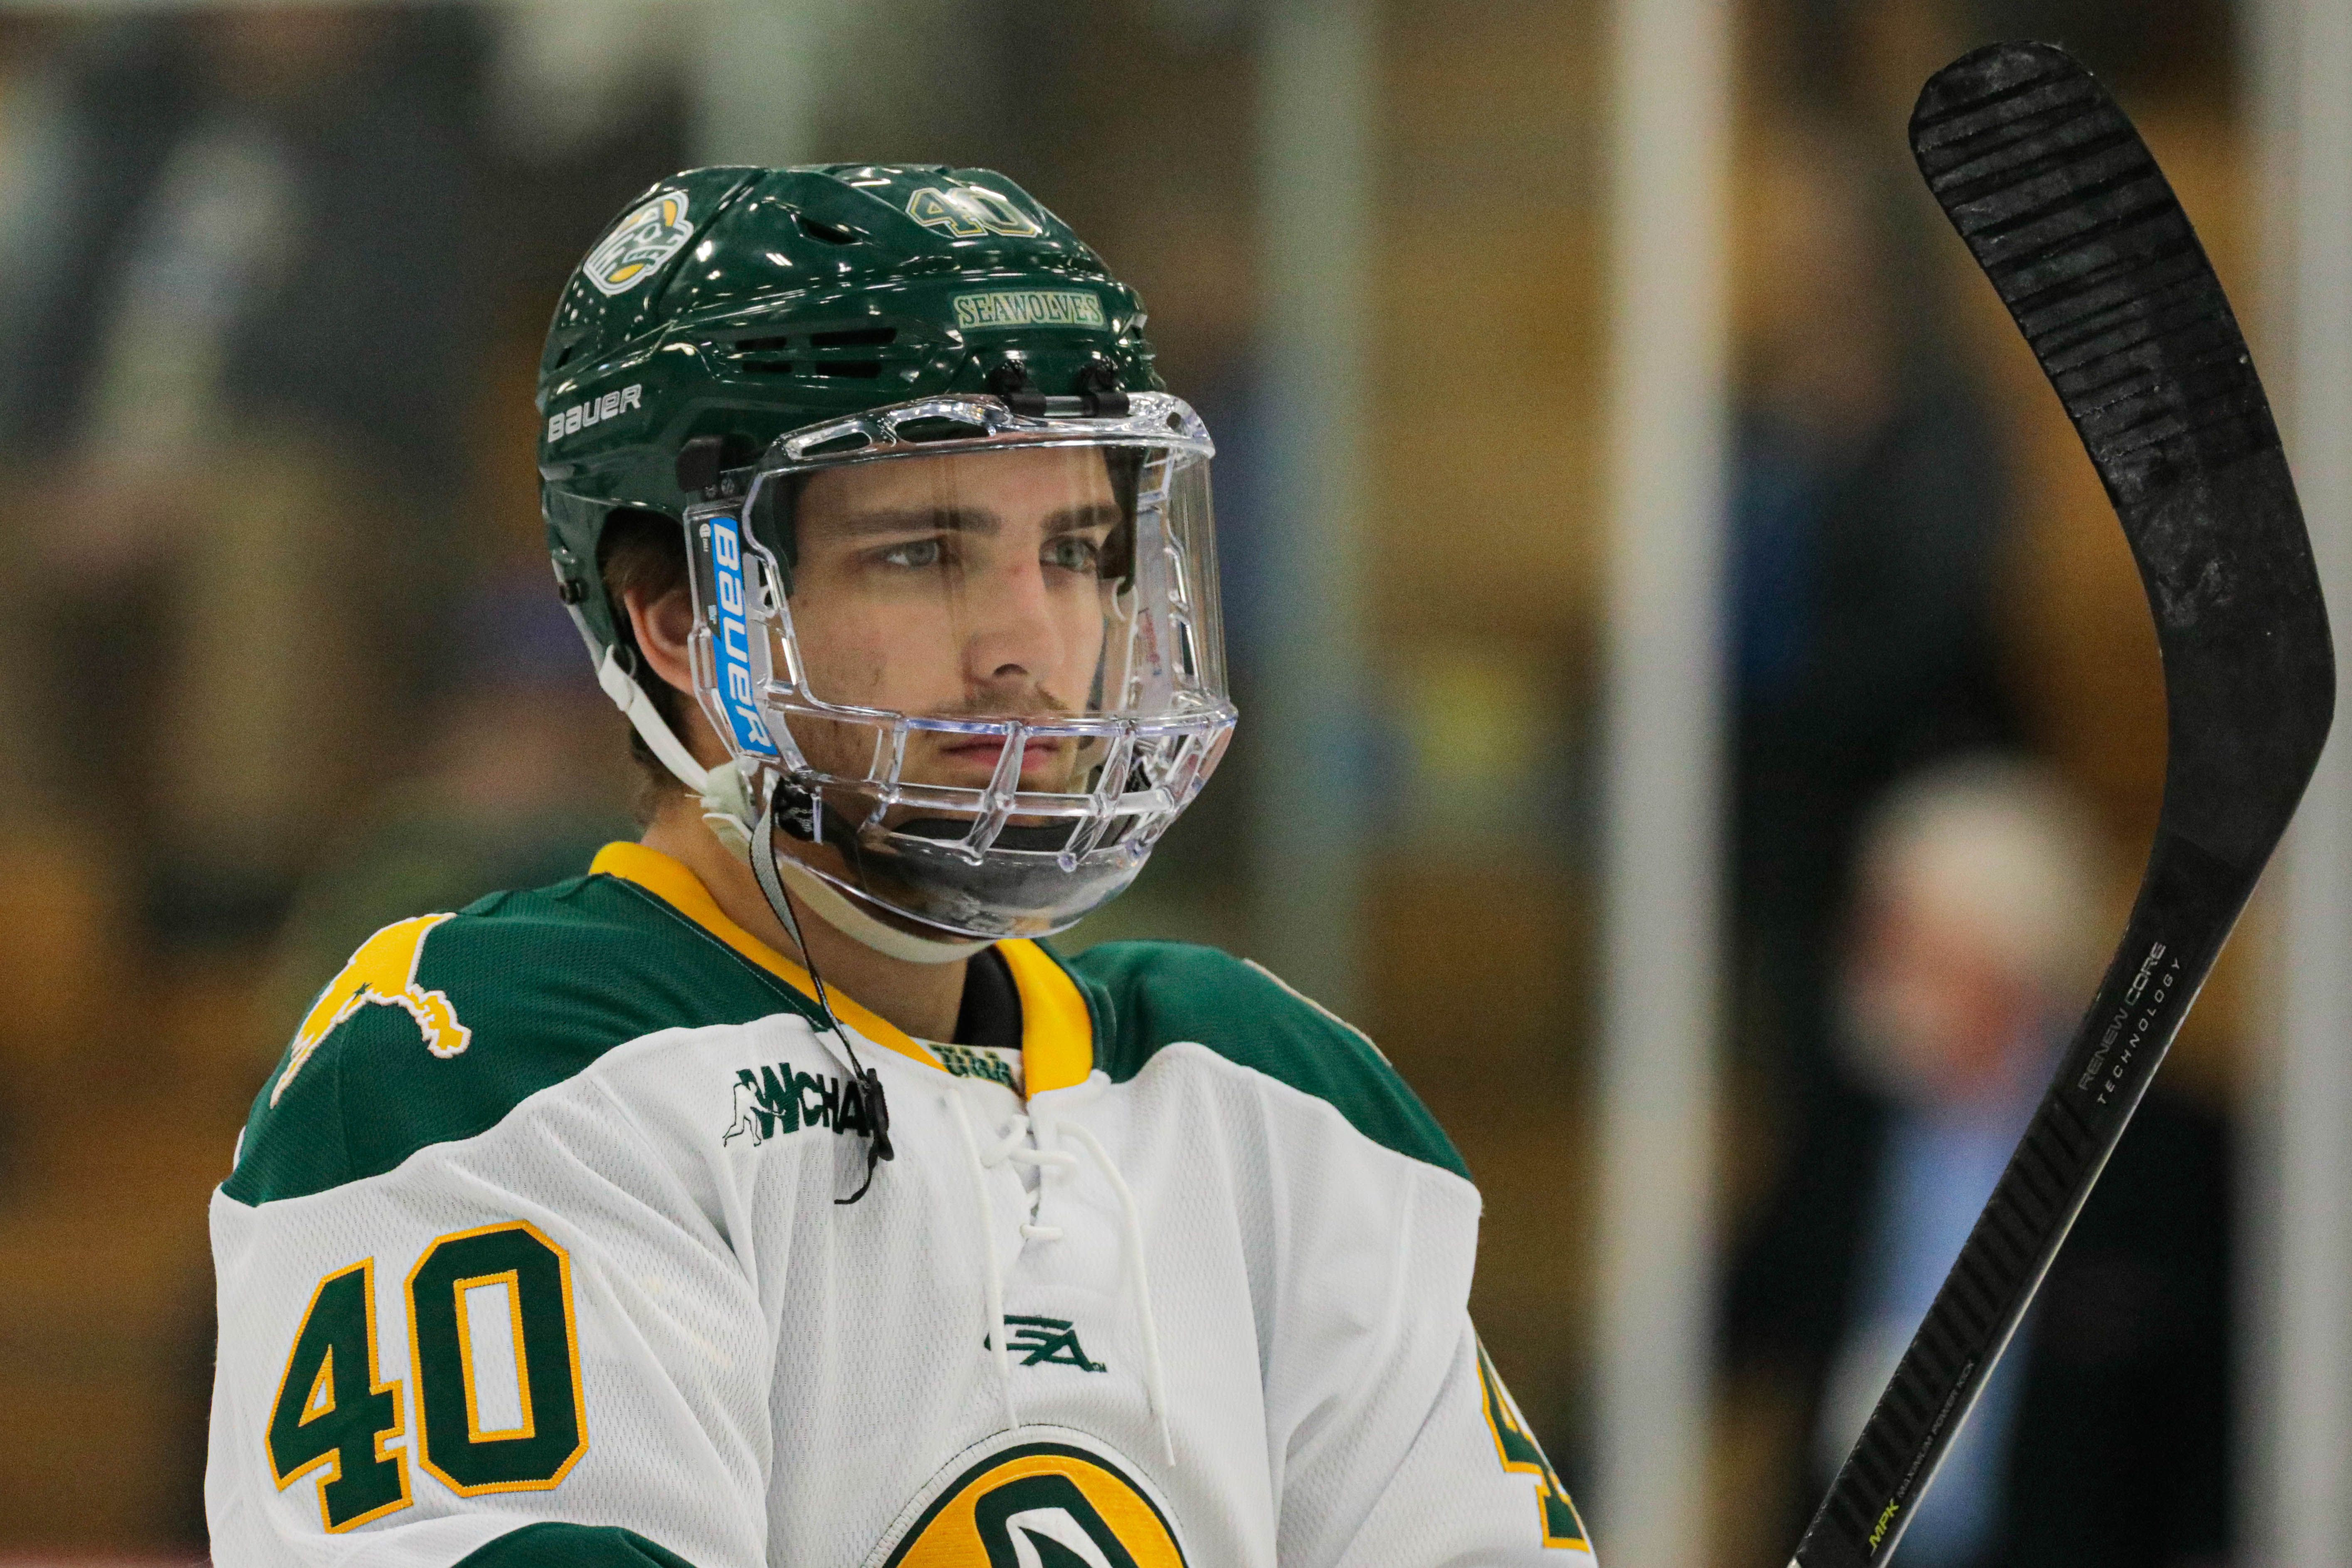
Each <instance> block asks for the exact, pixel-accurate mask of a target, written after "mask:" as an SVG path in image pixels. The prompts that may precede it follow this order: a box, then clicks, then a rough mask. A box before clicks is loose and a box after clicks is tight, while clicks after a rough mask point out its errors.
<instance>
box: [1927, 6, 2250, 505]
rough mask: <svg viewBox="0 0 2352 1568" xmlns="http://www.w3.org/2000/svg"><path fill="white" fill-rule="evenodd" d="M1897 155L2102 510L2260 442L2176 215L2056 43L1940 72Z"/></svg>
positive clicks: (2229, 319) (1988, 51)
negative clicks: (2038, 366) (2033, 372)
mask: <svg viewBox="0 0 2352 1568" xmlns="http://www.w3.org/2000/svg"><path fill="white" fill-rule="evenodd" d="M1911 147H1912V152H1913V153H1914V155H1915V156H1916V158H1917V160H1918V163H1919V171H1920V173H1921V174H1925V175H1926V176H1927V185H1928V188H1929V189H1930V190H1931V191H1933V192H1934V193H1935V196H1936V200H1937V202H1938V203H1940V204H1941V205H1942V206H1943V208H1944V211H1945V214H1946V215H1947V216H1948V217H1950V219H1951V220H1952V226H1953V227H1955V228H1957V229H1958V230H1959V233H1960V237H1961V238H1962V239H1964V240H1966V241H1967V242H1968V246H1969V250H1970V251H1971V252H1973V253H1974V254H1975V256H1976V258H1977V262H1978V265H1979V266H1981V267H1982V268H1984V270H1985V276H1986V277H1987V278H1988V279H1990V280H1991V282H1992V286H1993V288H1994V289H1995V290H1996V291H1997V292H1998V293H1999V294H2000V298H2001V302H2002V303H2003V304H2005V305H2007V306H2008V307H2009V309H2010V312H2011V314H2012V315H2013V316H2015V317H2016V318H2017V324H2018V326H2019V327H2020V328H2021V329H2022V330H2023V331H2024V333H2025V338H2026V342H2029V343H2030V344H2032V348H2033V354H2034V357H2035V358H2036V359H2038V360H2040V361H2041V362H2042V369H2043V370H2044V371H2045V372H2046V373H2047V374H2049V376H2050V380H2051V384H2052V385H2053V386H2054V387H2056V388H2057V391H2058V396H2059V398H2060V400H2061V401H2062V402H2063V403H2064V404H2065V405H2066V413H2067V416H2068V417H2070V418H2072V419H2073V420H2074V426H2075V428H2076V429H2077V430H2078V431H2080V432H2081V433H2082V437H2083V444H2084V446H2085V447H2088V448H2090V453H2091V461H2092V462H2093V463H2094V464H2095V465H2096V466H2097V468H2098V470H2099V478H2100V479H2102V480H2104V481H2105V484H2106V487H2107V493H2108V495H2109V497H2110V498H2112V499H2113V500H2115V501H2116V504H2117V505H2118V506H2122V505H2126V504H2129V503H2131V502H2134V501H2137V500H2141V499H2142V498H2144V497H2146V496H2147V494H2148V493H2149V492H2150V491H2152V490H2156V489H2163V488H2166V487H2168V486H2170V485H2175V484H2178V483H2179V482H2180V481H2181V479H2182V477H2183V475H2184V474H2186V473H2189V472H2193V471H2196V470H2200V469H2204V470H2210V469H2213V468H2221V467H2222V466H2224V465H2226V464H2228V463H2230V462H2231V461H2233V460H2234V459H2236V458H2241V457H2243V456H2245V455H2247V454H2249V453H2252V452H2256V451H2262V450H2273V451H2274V450H2276V449H2277V448H2278V445H2279V436H2278V427H2277V426H2276V425H2275V424H2273V421H2272V419H2271V410H2270V403H2269V401H2268V400H2267V399H2266V398H2265V397H2264V396H2263V387H2262V383H2261V382H2260V381H2259V380H2257V379H2256V378H2255V375H2254V368H2253V362H2252V359H2251V358H2250V357H2249V355H2248V354H2247V353H2246V340H2245V335H2244V334H2243V333H2242V332H2241V331H2239V329H2238V321H2237V318H2236V317H2235V316H2234V315H2232V314H2231V310H2230V301H2229V300H2228V299H2227V298H2225V297H2224V296H2223V294H2222V292H2221V279H2218V278H2216V277H2215V276H2214V275H2213V268H2212V266H2211V264H2210V262H2208V261H2207V260H2206V258H2205V250H2204V247H2202V246H2200V244H2198V242H2197V235H2196V232H2195V231H2194V230H2193V229H2191V228H2190V227H2189V217H2188V215H2187V214H2185V213H2183V212H2182V211H2181V210H2180V203H2179V200H2178V199H2177V198H2176V197H2175V196H2174V195H2173V194H2172V187H2171V185H2170V184H2168V183H2167V182H2166V180H2165V178H2164V174H2163V171H2161V170H2159V169H2158V167H2157V166H2156V160H2155V159H2154V158H2153V157H2151V156H2150V155H2149V153H2148V150H2147V144H2146V143H2145V142H2142V141H2141V140H2140V138H2139V132H2137V131H2136V130H2134V129H2133V128H2132V123H2131V121H2129V120H2127V119H2126V118H2125V116H2124V111H2123V110H2121V109H2120V108H2118V107H2117V106H2116V101H2115V100H2114V99H2112V98H2110V97H2109V96H2107V93H2106V90H2105V89H2104V88H2102V87H2101V86H2100V85H2099V84H2098V82H2097V81H2096V80H2095V79H2093V78H2092V76H2091V75H2090V73H2089V72H2087V71H2085V70H2084V69H2083V68H2082V67H2081V66H2079V65H2077V64H2075V63H2074V60H2073V59H2072V58H2069V57H2068V56H2067V55H2066V54H2065V53H2064V52H2063V50H2060V49H2056V48H2053V47H2050V46H2049V45H2046V44H1996V45H1994V46H1992V47H1990V48H1984V49H1979V50H1978V51H1976V52H1975V53H1974V54H1971V55H1969V56H1966V57H1964V58H1961V59H1959V60H1958V61H1956V62H1954V63H1953V64H1952V65H1950V66H1948V67H1946V68H1944V69H1943V70H1941V71H1939V72H1937V74H1936V76H1935V78H1934V79H1932V80H1930V81H1929V82H1928V83H1927V89H1926V90H1924V91H1923V92H1921V93H1920V95H1919V104H1918V107H1917V109H1916V110H1914V111H1913V113H1912V116H1911Z"/></svg>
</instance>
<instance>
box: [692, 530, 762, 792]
mask: <svg viewBox="0 0 2352 1568" xmlns="http://www.w3.org/2000/svg"><path fill="white" fill-rule="evenodd" d="M702 527H703V530H704V533H705V537H706V538H708V539H709V551H710V576H711V582H712V584H713V585H714V586H715V587H716V588H717V589H718V591H719V625H718V626H717V627H716V628H715V632H716V635H715V636H714V637H713V639H712V641H713V643H714V645H715V650H716V652H717V655H718V660H719V704H720V706H721V707H723V708H725V709H726V710H727V722H728V726H729V728H730V729H732V730H733V731H734V732H735V750H736V751H737V752H749V753H751V754H752V755H755V756H761V757H772V756H774V755H775V754H776V742H775V741H774V740H773V738H772V737H771V736H770V735H769V733H768V726H767V722H766V721H764V720H763V719H761V717H760V706H759V703H758V702H757V701H755V700H753V697H752V686H751V626H750V625H749V623H747V622H746V621H745V620H744V618H743V540H742V536H741V534H740V533H739V532H737V531H736V526H735V520H734V519H733V518H731V517H727V516H723V515H722V516H719V517H712V518H706V519H705V520H704V521H703V523H702Z"/></svg>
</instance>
